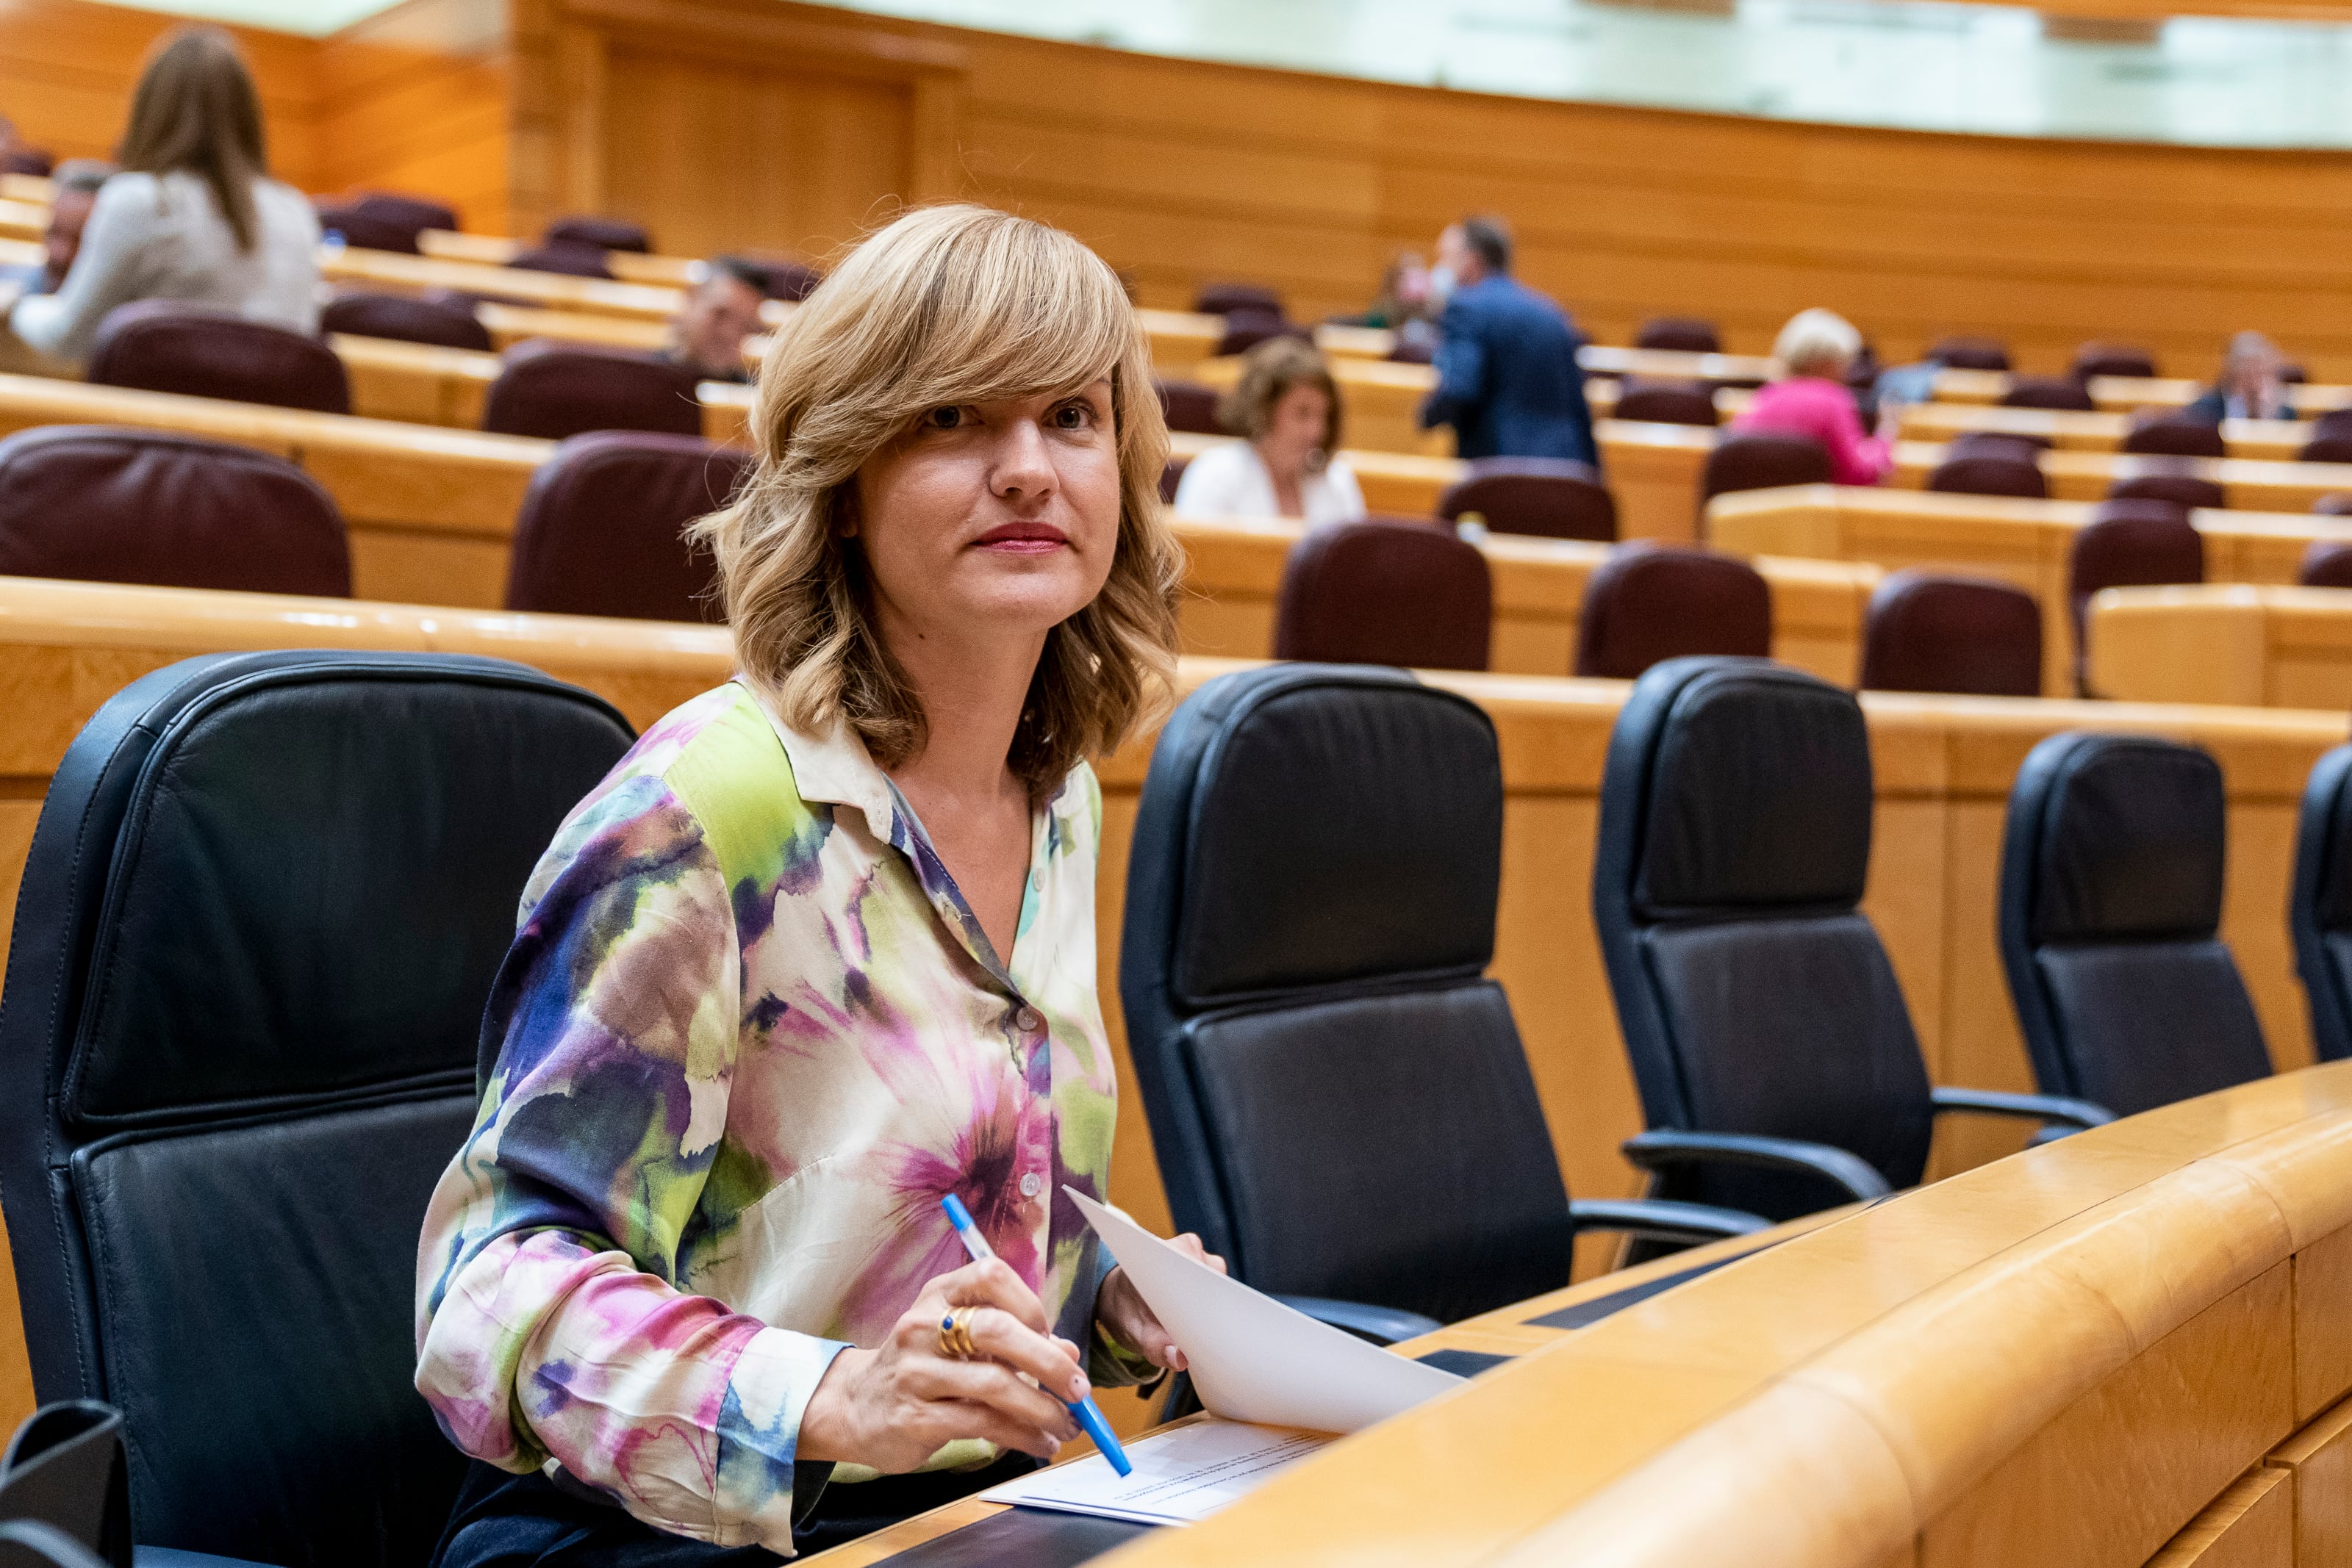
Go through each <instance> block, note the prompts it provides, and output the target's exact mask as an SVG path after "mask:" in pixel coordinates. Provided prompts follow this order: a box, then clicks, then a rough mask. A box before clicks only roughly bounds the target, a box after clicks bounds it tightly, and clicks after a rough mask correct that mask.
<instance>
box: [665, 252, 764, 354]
mask: <svg viewBox="0 0 2352 1568" xmlns="http://www.w3.org/2000/svg"><path fill="white" fill-rule="evenodd" d="M767 284H768V278H767V275H766V274H765V272H763V271H761V270H760V269H757V268H755V267H751V265H750V264H749V263H746V262H740V261H738V260H736V259H735V258H734V257H733V256H720V257H719V258H718V259H717V260H715V261H713V262H711V263H710V264H709V273H708V274H707V275H706V276H705V277H704V278H703V280H702V281H701V282H700V283H698V284H697V285H696V286H695V287H694V290H693V292H692V293H690V294H688V296H687V297H686V307H685V308H684V309H681V310H680V311H679V312H678V313H677V315H676V316H675V317H673V318H672V319H671V320H670V329H669V346H668V347H667V348H666V349H664V350H662V358H663V359H665V360H667V361H669V362H670V363H671V364H673V365H679V366H683V367H684V368H685V369H687V370H689V371H693V372H694V373H695V374H696V375H698V376H700V377H702V378H703V379H704V380H706V381H714V382H748V381H750V380H751V371H750V369H749V368H748V367H747V366H746V365H745V364H744V363H743V340H744V339H746V338H749V337H750V336H751V335H752V334H753V333H754V332H757V331H758V330H759V329H760V307H761V304H762V303H763V302H764V301H765V300H766V298H767V297H768V290H767Z"/></svg>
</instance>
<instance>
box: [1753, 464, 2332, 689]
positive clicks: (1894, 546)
mask: <svg viewBox="0 0 2352 1568" xmlns="http://www.w3.org/2000/svg"><path fill="white" fill-rule="evenodd" d="M2091 511H2092V507H2091V506H2090V505H2089V504H2087V503H2084V502H2081V501H2029V500H2021V499H2016V498H2013V497H2001V496H1948V495H1943V494H1939V493H1936V492H1932V491H1926V490H1879V489H1866V488H1856V487H1853V486H1835V485H1800V486H1789V487H1786V488H1783V489H1778V490H1748V491H1741V492H1735V493H1733V494H1731V495H1727V496H1718V497H1716V498H1715V500H1714V501H1713V502H1712V503H1710V504H1709V506H1708V507H1707V530H1708V538H1710V539H1711V540H1712V541H1713V542H1714V543H1715V544H1717V546H1719V547H1720V548H1722V549H1729V550H1735V551H1738V552H1740V553H1742V554H1755V555H1791V556H1801V557H1803V558H1805V559H1813V560H1854V561H1871V562H1874V563H1875V564H1877V565H1879V566H1882V567H1885V568H1886V569H1888V570H1895V568H1898V567H1921V568H1926V569H1928V570H1938V571H1957V572H1973V573H1977V574H1979V575H1982V576H1986V577H1997V578H2000V579H2002V580H2006V581H2010V582H2014V583H2016V584H2017V585H2018V586H2019V587H2020V588H2022V589H2024V590H2026V591H2028V592H2030V593H2032V595H2033V596H2034V597H2035V598H2036V599H2038V600H2040V601H2041V602H2042V690H2043V691H2044V692H2045V693H2047V694H2049V695H2053V696H2056V695H2061V694H2063V693H2067V692H2071V691H2072V690H2073V689H2074V688H2073V678H2072V674H2071V670H2072V662H2073V659H2074V622H2073V617H2072V615H2071V614H2070V612H2069V611H2068V609H2067V603H2066V557H2067V552H2068V550H2069V549H2071V548H2072V547H2073V544H2074V533H2075V530H2077V529H2078V528H2081V527H2082V526H2083V525H2084V523H2086V522H2088V521H2089V520H2090V517H2091ZM2190 520H2191V521H2193V522H2194V523H2195V524H2196V526H2197V528H2198V531H2199V532H2200V533H2202V534H2203V535H2204V536H2205V575H2206V577H2207V579H2208V580H2210V581H2215V582H2276V583H2291V582H2293V581H2294V573H2295V569H2296V567H2297V566H2298V565H2300V564H2301V562H2302V559H2303V552H2304V550H2305V549H2307V548H2308V547H2309V546H2310V544H2311V542H2312V541H2313V540H2314V539H2322V538H2325V539H2342V540H2347V541H2352V518H2343V517H2320V516H2317V515H2315V514H2312V513H2307V512H2294V513H2263V512H2232V511H2199V512H2194V513H2192V514H2190Z"/></svg>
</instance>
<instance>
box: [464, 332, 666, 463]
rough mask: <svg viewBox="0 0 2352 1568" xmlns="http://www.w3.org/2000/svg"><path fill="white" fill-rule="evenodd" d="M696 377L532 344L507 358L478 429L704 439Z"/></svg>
mask: <svg viewBox="0 0 2352 1568" xmlns="http://www.w3.org/2000/svg"><path fill="white" fill-rule="evenodd" d="M696 380H697V378H696V376H695V373H694V372H693V371H690V370H688V369H687V368H686V367H684V366H682V365H673V364H671V363H670V362H669V361H667V360H657V359H656V358H654V357H653V356H652V355H651V354H632V353H627V352H625V351H623V350H618V349H598V348H591V347H588V346H587V345H585V344H581V343H557V342H551V341H550V340H546V339H544V338H534V339H532V340H530V341H529V342H527V343H518V344H516V345H515V346H514V347H513V348H511V349H509V350H507V361H506V368H505V369H504V370H501V371H499V379H498V380H496V381H494V382H491V383H490V391H489V395H488V398H487V399H485V400H484V402H483V404H482V428H483V429H484V430H491V431H496V432H498V433H499V434H503V435H539V436H544V437H546V438H548V439H550V440H553V441H561V440H562V439H563V438H564V437H565V436H567V435H579V434H584V433H585V432H588V431H591V430H659V431H667V432H669V433H670V434H674V435H699V434H702V405H701V404H700V403H699V402H696V401H695V395H694V389H695V382H696Z"/></svg>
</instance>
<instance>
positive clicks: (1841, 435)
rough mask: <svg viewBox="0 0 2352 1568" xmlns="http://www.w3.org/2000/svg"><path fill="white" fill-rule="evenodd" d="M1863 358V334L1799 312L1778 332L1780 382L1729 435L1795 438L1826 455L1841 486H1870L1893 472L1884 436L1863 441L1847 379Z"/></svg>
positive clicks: (1821, 313) (1841, 322)
mask: <svg viewBox="0 0 2352 1568" xmlns="http://www.w3.org/2000/svg"><path fill="white" fill-rule="evenodd" d="M1861 351H1862V334H1861V332H1859V331H1857V330H1856V329H1855V328H1854V325H1853V322H1851V321H1849V320H1847V319H1845V318H1844V317H1843V316H1841V315H1839V314H1838V313H1837V312H1836V311H1834V310H1820V309H1815V310H1801V311H1799V312H1798V313H1797V314H1796V315H1795V316H1792V317H1790V319H1789V324H1788V325H1787V326H1785V327H1783V328H1781V329H1780V340H1779V341H1778V342H1776V343H1775V344H1773V346H1772V352H1773V353H1774V355H1776V356H1777V357H1778V358H1779V359H1780V363H1781V365H1782V366H1783V367H1785V368H1784V369H1783V371H1782V372H1781V376H1780V380H1779V381H1777V382H1772V383H1771V384H1770V385H1769V386H1767V387H1764V388H1762V389H1761V390H1759V392H1757V394H1756V399H1755V401H1754V402H1750V403H1749V404H1748V409H1747V412H1746V413H1742V414H1741V415H1740V416H1739V417H1738V419H1735V420H1733V421H1732V422H1731V427H1732V428H1733V429H1734V430H1740V431H1747V432H1749V433H1751V434H1759V435H1766V434H1769V435H1801V436H1804V437H1806V438H1807V439H1808V440H1811V441H1817V442H1819V443H1821V444H1822V448H1823V450H1825V451H1827V452H1828V453H1829V455H1830V477H1831V478H1832V479H1834V480H1835V481H1836V482H1837V483H1839V484H1841V485H1875V484H1877V483H1878V482H1879V481H1881V480H1883V479H1885V477H1886V476H1887V474H1888V473H1889V472H1890V471H1892V470H1893V468H1894V466H1895V454H1894V451H1893V448H1892V444H1891V443H1890V441H1889V440H1888V439H1887V438H1886V433H1885V432H1884V431H1882V432H1881V434H1878V435H1869V434H1864V431H1863V428H1862V415H1861V414H1860V413H1858V412H1856V411H1855V408H1854V405H1853V393H1852V392H1848V391H1846V387H1845V376H1846V371H1847V370H1848V369H1849V368H1851V367H1852V365H1853V357H1854V356H1855V355H1856V354H1858V353H1860V352H1861Z"/></svg>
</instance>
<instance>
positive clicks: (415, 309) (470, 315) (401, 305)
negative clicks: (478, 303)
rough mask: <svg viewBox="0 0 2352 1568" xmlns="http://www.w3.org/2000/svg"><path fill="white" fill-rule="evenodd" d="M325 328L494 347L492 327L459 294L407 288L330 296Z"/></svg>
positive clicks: (484, 349)
mask: <svg viewBox="0 0 2352 1568" xmlns="http://www.w3.org/2000/svg"><path fill="white" fill-rule="evenodd" d="M319 330H320V331H321V332H350V333H352V334H354V335H356V336H358V337H362V338H395V339H398V340H400V341H402V342H404V343H435V344H438V345H439V346H440V347H442V348H445V349H471V350H474V351H475V352H477V353H488V352H489V350H490V329H488V327H485V326H483V325H482V323H481V322H480V321H479V320H478V319H476V317H475V315H474V312H473V310H472V309H471V308H469V307H467V306H466V305H465V304H463V303H461V302H459V301H457V300H453V299H423V298H416V297H415V296H413V295H407V294H346V295H343V296H341V297H340V298H335V299H331V300H329V301H328V302H327V305H326V308H324V309H322V310H320V312H319Z"/></svg>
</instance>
